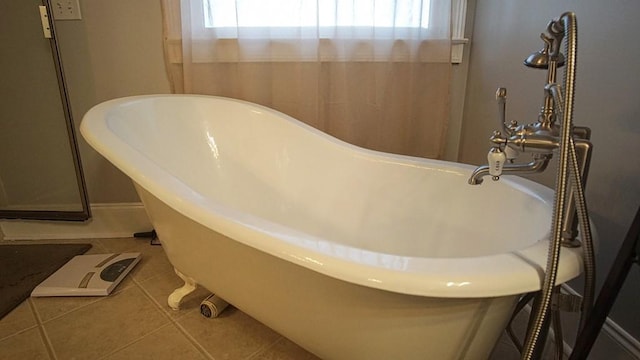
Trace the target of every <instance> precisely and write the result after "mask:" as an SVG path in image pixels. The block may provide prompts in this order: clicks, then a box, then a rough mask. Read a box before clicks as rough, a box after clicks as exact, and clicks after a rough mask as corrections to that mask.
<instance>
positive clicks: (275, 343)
mask: <svg viewBox="0 0 640 360" xmlns="http://www.w3.org/2000/svg"><path fill="white" fill-rule="evenodd" d="M278 335H279V337H278V338H277V339H276V340H275V341H274V342H272V343H271V344H267V345H265V346H263V347H262V348H260V349H258V350H256V351H255V352H254V353H253V354H251V355H249V356H247V357H246V358H245V360H251V359H255V358H256V357H257V356H259V355H261V354H264V353H265V352H267V351H268V350H269V349H272V348H274V347H275V346H276V345H277V344H278V343H279V342H282V341H284V339H285V337H284V336H282V335H280V334H278Z"/></svg>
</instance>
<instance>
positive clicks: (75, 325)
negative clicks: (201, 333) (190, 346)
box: [44, 287, 169, 359]
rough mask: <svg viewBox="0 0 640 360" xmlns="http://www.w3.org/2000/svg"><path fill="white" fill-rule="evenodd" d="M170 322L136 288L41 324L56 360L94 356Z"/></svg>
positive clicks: (136, 338) (124, 344)
mask: <svg viewBox="0 0 640 360" xmlns="http://www.w3.org/2000/svg"><path fill="white" fill-rule="evenodd" d="M168 322H169V320H168V318H167V317H166V316H164V315H163V314H162V313H161V312H160V310H159V309H158V308H157V307H156V306H155V304H153V302H152V301H150V300H149V299H148V298H147V297H146V296H145V295H144V293H143V292H142V290H140V289H139V288H137V287H132V288H130V289H127V290H124V291H122V292H119V293H116V294H112V295H110V296H109V297H107V298H104V299H102V300H100V301H97V302H94V303H92V304H89V305H87V306H84V307H82V308H80V309H78V310H76V311H73V312H71V313H68V314H66V315H64V316H61V317H59V318H56V319H54V320H52V321H49V322H47V323H45V324H44V328H45V331H46V333H47V335H48V336H49V339H50V341H51V344H52V346H53V349H54V352H55V354H56V356H57V357H58V358H59V359H71V358H74V359H97V358H99V357H100V356H104V355H107V354H109V353H110V352H112V351H113V350H115V349H118V348H120V347H123V346H126V345H127V344H129V343H133V342H134V341H136V340H138V339H140V338H142V337H143V336H145V335H147V334H149V333H151V332H153V331H154V330H156V329H158V328H159V327H161V326H163V325H166V324H167V323H168Z"/></svg>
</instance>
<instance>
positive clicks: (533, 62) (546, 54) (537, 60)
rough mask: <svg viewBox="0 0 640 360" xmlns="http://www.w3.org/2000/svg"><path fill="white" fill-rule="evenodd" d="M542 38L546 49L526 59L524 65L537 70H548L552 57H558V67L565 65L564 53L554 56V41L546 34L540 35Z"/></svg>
mask: <svg viewBox="0 0 640 360" xmlns="http://www.w3.org/2000/svg"><path fill="white" fill-rule="evenodd" d="M540 38H541V39H542V41H544V47H543V48H542V49H540V50H539V51H536V52H534V53H533V54H531V55H529V56H528V57H527V58H526V59H524V65H525V66H528V67H531V68H535V69H548V68H549V62H550V61H551V57H552V56H555V57H556V61H557V67H561V66H562V65H564V55H562V53H560V52H559V51H558V52H557V53H556V54H552V51H551V45H552V41H554V39H553V38H551V37H548V36H547V35H545V34H544V33H542V34H540Z"/></svg>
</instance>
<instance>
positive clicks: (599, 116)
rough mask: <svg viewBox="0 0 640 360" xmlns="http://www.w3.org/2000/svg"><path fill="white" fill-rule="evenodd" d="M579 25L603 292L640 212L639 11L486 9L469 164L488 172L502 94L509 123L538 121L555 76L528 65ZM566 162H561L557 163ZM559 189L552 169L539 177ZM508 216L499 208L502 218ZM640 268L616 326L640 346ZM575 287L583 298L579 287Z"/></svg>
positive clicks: (473, 85) (479, 32)
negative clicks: (545, 89)
mask: <svg viewBox="0 0 640 360" xmlns="http://www.w3.org/2000/svg"><path fill="white" fill-rule="evenodd" d="M568 10H570V11H574V12H575V13H576V14H577V17H578V32H579V37H578V66H577V69H578V70H577V71H578V75H577V89H576V100H575V117H574V119H575V123H576V125H586V126H589V127H591V129H592V130H593V136H592V142H593V144H594V146H595V149H594V155H593V159H592V163H591V171H590V175H589V183H588V185H587V202H588V206H589V209H590V211H591V215H592V219H593V221H594V223H595V226H596V228H597V231H598V233H599V235H600V250H599V253H598V256H597V261H598V267H599V270H598V278H599V283H600V284H601V283H602V281H603V280H604V278H605V276H606V273H607V272H608V270H609V268H610V267H611V263H612V261H613V259H614V257H615V255H616V253H617V251H618V248H619V246H620V244H621V242H622V241H623V239H624V236H625V234H626V231H627V229H628V227H629V225H630V223H631V220H632V219H633V216H634V215H635V212H636V209H637V208H638V206H639V205H640V181H639V179H640V166H639V163H638V154H640V102H639V101H638V94H639V93H640V81H639V80H640V61H639V60H638V59H640V47H639V46H638V41H637V34H638V32H640V22H638V20H637V16H638V14H640V2H637V1H623V0H616V1H599V0H585V1H569V0H544V1H509V0H483V1H481V2H479V3H478V5H477V9H476V13H475V26H474V30H473V35H474V36H473V41H472V45H471V63H470V70H469V77H468V83H467V95H466V101H465V108H464V119H463V125H462V140H461V144H460V160H461V161H462V162H467V163H473V164H481V163H484V162H485V161H486V160H485V159H486V153H487V151H488V149H489V143H488V137H489V136H490V134H491V132H492V131H493V130H495V129H497V124H498V121H497V107H496V104H495V98H494V94H495V90H496V88H497V87H498V86H505V87H507V88H508V91H509V96H508V103H507V116H508V119H509V120H511V119H516V120H518V121H519V122H520V123H528V122H533V121H535V120H536V116H537V114H538V110H539V108H540V106H541V105H542V86H543V84H544V82H545V79H546V72H544V71H540V70H533V69H528V68H525V67H524V66H523V65H522V61H523V59H524V58H525V57H526V56H528V55H529V54H530V53H531V52H533V51H535V50H538V49H540V48H541V47H542V42H541V40H540V39H539V34H540V33H541V32H543V31H544V30H545V28H546V25H547V23H548V22H549V21H550V20H551V19H552V18H555V17H558V16H560V15H561V14H562V13H563V12H564V11H568ZM556 158H557V157H556ZM536 179H537V180H539V181H540V182H542V183H545V184H547V185H553V182H554V179H555V177H554V175H553V169H549V170H547V174H545V175H544V176H538V177H536ZM496 210H498V211H499V209H496ZM639 269H640V267H637V266H635V267H634V268H633V269H632V271H631V274H630V276H629V278H628V279H627V281H626V283H625V286H624V288H623V290H622V292H621V294H620V296H619V298H618V300H617V302H616V304H615V306H614V308H613V310H612V313H611V317H612V319H613V320H614V321H615V322H616V323H618V324H619V325H621V326H622V327H623V328H624V329H625V330H626V331H627V332H629V333H630V334H631V335H633V336H634V337H635V338H636V339H640V321H638V319H640V306H639V305H638V300H639V299H640V274H639V273H640V271H639ZM572 286H573V287H574V288H576V289H578V290H579V286H580V283H579V282H574V283H573V284H572Z"/></svg>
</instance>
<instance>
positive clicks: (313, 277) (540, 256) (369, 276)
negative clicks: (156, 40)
mask: <svg viewBox="0 0 640 360" xmlns="http://www.w3.org/2000/svg"><path fill="white" fill-rule="evenodd" d="M81 131H82V134H83V136H84V137H85V139H86V140H87V141H88V142H89V144H90V145H91V146H92V147H94V148H95V149H96V150H97V151H98V152H99V153H100V154H102V155H103V156H104V157H105V158H107V159H108V160H109V161H111V162H112V163H113V164H114V165H115V166H117V167H118V168H119V169H121V170H122V171H123V172H124V173H126V174H127V175H128V176H130V177H131V178H132V179H133V181H134V183H135V185H136V188H137V190H138V192H139V194H140V197H141V199H142V201H143V203H144V205H145V208H146V210H147V212H148V214H149V217H150V219H151V222H152V223H153V225H154V227H155V229H156V231H157V232H158V234H159V237H160V239H161V241H162V244H163V247H164V250H165V251H166V254H167V256H168V258H169V260H170V261H171V263H172V264H173V266H174V267H175V269H176V273H178V274H179V275H180V276H181V277H182V278H183V279H184V280H185V286H184V287H182V288H180V289H177V290H176V291H175V292H174V293H173V294H171V295H170V297H169V304H170V305H171V306H173V307H177V306H178V305H179V302H180V300H181V298H182V296H183V295H184V294H185V293H187V292H188V291H190V290H191V289H192V288H193V286H195V285H196V284H200V285H202V286H204V287H206V288H207V289H208V290H210V291H211V292H214V293H216V294H217V295H219V296H220V297H222V298H223V299H225V300H227V301H228V302H230V303H231V304H233V305H234V306H236V307H237V308H239V309H241V310H242V311H244V312H246V313H248V314H249V315H251V316H252V317H254V318H255V319H257V320H259V321H261V322H262V323H264V324H266V325H267V326H269V327H271V328H273V329H274V330H276V331H278V332H279V333H281V334H282V335H284V336H286V337H287V338H289V339H291V340H292V341H294V342H296V343H297V344H299V345H301V346H302V347H304V348H305V349H307V350H309V351H310V352H312V353H315V354H316V355H318V356H319V357H321V358H323V359H368V360H369V359H486V358H487V357H488V356H489V355H490V352H491V350H492V348H493V347H494V345H495V343H496V342H497V340H498V338H499V337H500V335H501V332H502V330H503V328H504V327H505V325H506V323H507V321H508V318H509V316H510V314H511V311H512V309H513V307H514V305H515V302H516V301H517V299H518V298H519V296H520V294H523V293H526V292H530V291H535V290H537V289H539V288H540V283H541V279H542V272H543V269H544V266H545V264H546V253H547V246H548V244H547V242H548V240H547V238H548V237H549V230H550V222H551V215H552V214H551V212H552V207H553V206H552V205H553V193H552V190H550V189H548V188H546V187H543V186H541V185H538V184H536V183H533V182H530V181H527V180H524V179H521V178H516V177H512V178H509V177H503V179H502V180H501V181H499V182H492V181H485V184H483V185H482V186H470V185H467V179H468V178H469V175H470V174H471V171H472V168H471V167H470V166H468V165H462V164H457V163H450V162H443V161H435V160H427V159H421V158H414V157H408V156H399V155H392V154H386V153H381V152H375V151H370V150H366V149H362V148H359V147H356V146H353V145H350V144H348V143H345V142H342V141H340V140H337V139H335V138H333V137H331V136H329V135H326V134H324V133H322V132H320V131H318V130H316V129H313V128H311V127H309V126H307V125H305V124H303V123H301V122H299V121H297V120H295V119H293V118H291V117H289V116H287V115H284V114H282V113H279V112H277V111H274V110H271V109H269V108H266V107H263V106H259V105H255V104H251V103H247V102H243V101H237V100H231V99H225V98H217V97H209V96H196V95H153V96H140V97H130V98H123V99H116V100H112V101H108V102H105V103H102V104H100V105H97V106H96V107H94V108H93V109H91V110H90V111H89V112H88V113H87V114H86V115H85V117H84V119H83V122H82V126H81ZM561 264H562V266H561V268H560V272H559V274H558V282H559V283H562V282H565V281H568V280H569V279H571V278H573V277H576V276H577V275H578V274H579V273H580V271H581V259H580V253H579V250H577V249H563V250H562V254H561Z"/></svg>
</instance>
